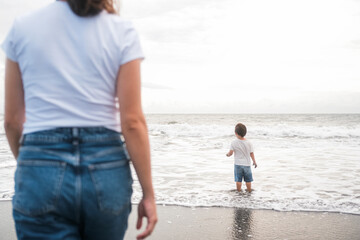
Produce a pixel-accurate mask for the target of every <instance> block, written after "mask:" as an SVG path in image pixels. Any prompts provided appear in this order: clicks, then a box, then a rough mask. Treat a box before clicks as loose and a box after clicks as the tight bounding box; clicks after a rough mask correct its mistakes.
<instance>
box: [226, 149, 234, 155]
mask: <svg viewBox="0 0 360 240" xmlns="http://www.w3.org/2000/svg"><path fill="white" fill-rule="evenodd" d="M233 153H234V151H233V150H230V151H229V152H228V153H227V154H226V156H227V157H230V156H231V155H233Z"/></svg>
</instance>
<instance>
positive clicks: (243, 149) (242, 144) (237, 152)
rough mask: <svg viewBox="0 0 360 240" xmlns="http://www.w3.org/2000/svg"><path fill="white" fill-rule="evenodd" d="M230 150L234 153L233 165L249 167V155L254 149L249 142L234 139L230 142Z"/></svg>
mask: <svg viewBox="0 0 360 240" xmlns="http://www.w3.org/2000/svg"><path fill="white" fill-rule="evenodd" d="M230 150H233V151H234V163H235V165H242V166H251V157H250V153H252V152H254V148H253V145H252V143H251V142H250V141H249V140H241V139H235V140H234V141H232V142H231V145H230Z"/></svg>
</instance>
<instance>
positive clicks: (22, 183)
mask: <svg viewBox="0 0 360 240" xmlns="http://www.w3.org/2000/svg"><path fill="white" fill-rule="evenodd" d="M65 168H66V163H64V162H58V161H44V160H26V161H19V162H18V166H17V169H16V172H15V195H14V197H13V208H14V209H15V210H16V211H18V212H21V213H23V214H25V215H29V216H37V215H41V214H45V213H48V212H50V211H54V210H55V209H56V204H57V200H58V198H59V195H60V191H61V184H62V181H63V178H64V173H65Z"/></svg>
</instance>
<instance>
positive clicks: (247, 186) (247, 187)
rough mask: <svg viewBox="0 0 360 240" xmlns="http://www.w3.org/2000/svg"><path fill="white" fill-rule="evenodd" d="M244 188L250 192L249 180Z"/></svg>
mask: <svg viewBox="0 0 360 240" xmlns="http://www.w3.org/2000/svg"><path fill="white" fill-rule="evenodd" d="M246 189H247V191H248V192H251V182H247V183H246Z"/></svg>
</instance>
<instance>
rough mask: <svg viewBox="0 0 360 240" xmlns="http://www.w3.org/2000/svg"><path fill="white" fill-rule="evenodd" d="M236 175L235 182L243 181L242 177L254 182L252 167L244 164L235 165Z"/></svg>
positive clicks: (246, 180) (245, 180)
mask: <svg viewBox="0 0 360 240" xmlns="http://www.w3.org/2000/svg"><path fill="white" fill-rule="evenodd" d="M234 177H235V182H242V179H244V182H252V181H253V177H252V173H251V167H250V166H243V165H234Z"/></svg>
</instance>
